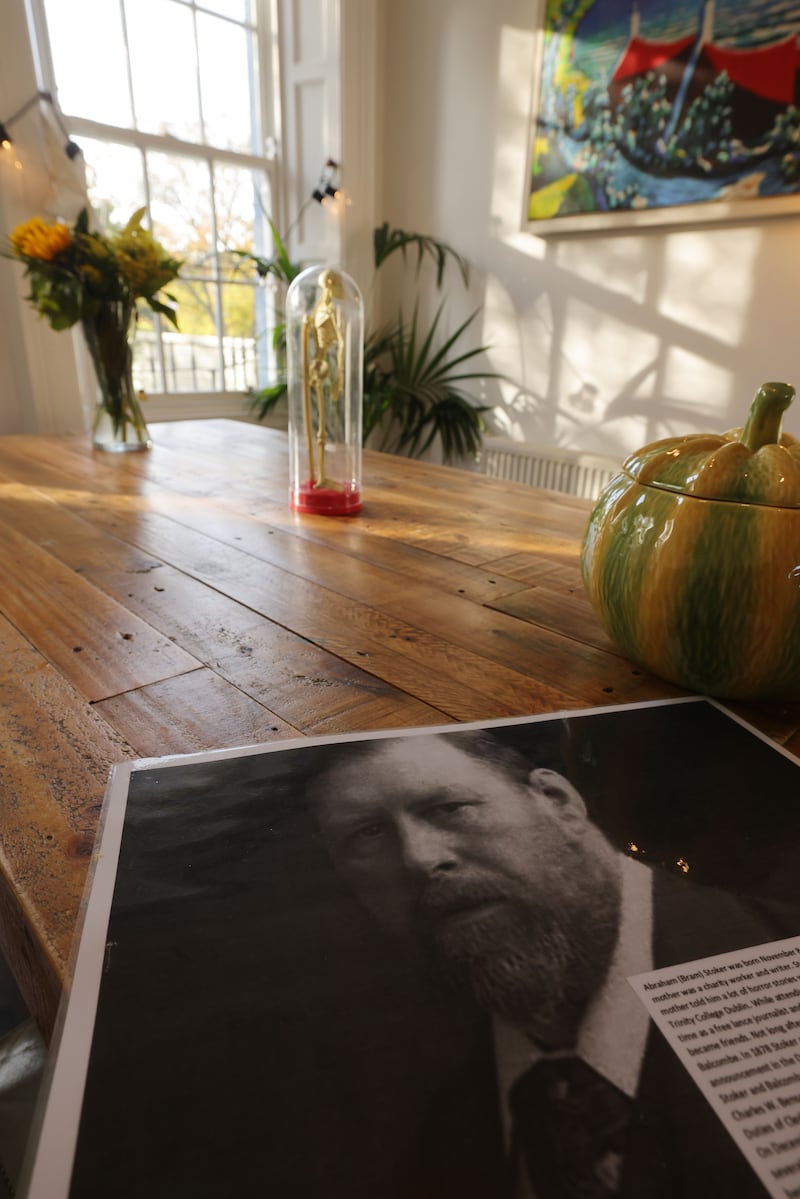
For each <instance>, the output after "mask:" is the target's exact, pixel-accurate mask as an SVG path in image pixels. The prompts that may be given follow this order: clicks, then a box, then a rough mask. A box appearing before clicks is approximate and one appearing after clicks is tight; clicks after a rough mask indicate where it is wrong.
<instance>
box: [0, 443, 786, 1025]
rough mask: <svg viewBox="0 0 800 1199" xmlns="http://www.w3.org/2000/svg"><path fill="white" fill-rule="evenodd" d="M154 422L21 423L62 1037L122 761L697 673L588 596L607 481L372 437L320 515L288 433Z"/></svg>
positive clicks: (772, 713) (575, 702) (13, 776)
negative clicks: (631, 636)
mask: <svg viewBox="0 0 800 1199" xmlns="http://www.w3.org/2000/svg"><path fill="white" fill-rule="evenodd" d="M153 434H154V438H155V447H154V449H153V450H152V452H151V453H149V454H128V455H113V454H103V453H98V452H93V451H92V450H91V448H90V446H89V443H88V440H87V439H86V438H83V437H73V438H51V437H5V438H0V565H1V566H2V572H3V576H4V578H3V585H2V589H1V590H0V688H1V692H0V694H1V696H2V698H1V700H0V702H1V703H2V721H1V722H0V771H1V772H2V773H0V780H1V781H2V794H1V795H0V938H1V940H0V945H1V946H2V949H3V950H4V952H5V953H6V954H7V956H8V959H9V961H10V963H11V966H12V969H13V970H14V972H15V974H16V976H17V978H18V981H19V983H20V986H21V988H22V990H23V993H24V995H25V997H26V999H27V1001H28V1003H29V1004H30V1006H31V1008H32V1010H33V1012H34V1014H35V1016H36V1018H37V1020H38V1021H39V1024H40V1027H41V1028H42V1030H43V1032H44V1033H45V1035H46V1036H47V1035H49V1033H50V1031H51V1030H52V1026H53V1020H54V1017H55V1012H56V1007H57V1003H58V999H59V996H60V991H61V985H62V981H63V979H64V977H65V974H66V971H67V967H68V959H69V954H70V949H71V943H72V937H73V930H74V927H75V921H76V917H77V913H78V908H79V904H80V899H81V894H82V891H83V887H84V884H85V881H86V873H87V868H88V865H89V861H90V858H91V854H92V846H93V842H94V836H95V831H96V827H97V821H98V816H99V813H100V809H101V804H102V800H103V795H104V791H105V786H106V781H107V776H108V770H109V767H110V766H111V764H112V763H113V762H115V761H119V760H121V759H123V758H126V757H150V756H155V755H160V754H167V753H188V752H192V751H195V750H201V749H209V748H217V747H223V746H236V745H247V744H253V743H255V742H260V741H268V740H271V739H275V738H288V737H300V736H303V735H308V734H312V733H313V734H319V733H348V732H353V731H356V730H362V729H386V728H393V727H394V728H399V727H404V726H413V725H425V724H443V723H446V722H450V721H469V720H482V719H489V718H492V717H504V716H517V715H525V714H533V713H538V712H547V711H556V710H559V709H575V708H581V707H593V706H598V705H603V704H612V703H625V702H632V701H639V700H648V699H657V698H661V697H667V696H672V695H678V694H681V692H679V691H678V690H677V689H676V688H674V687H672V686H670V685H668V684H667V683H665V682H663V681H661V680H659V679H656V678H654V677H652V676H650V675H648V674H646V673H645V672H644V671H642V670H640V669H639V668H637V667H636V666H635V665H633V664H631V663H630V662H629V661H627V660H626V659H625V658H623V657H622V656H621V655H620V654H619V653H618V652H616V651H615V650H614V648H613V646H612V645H611V644H610V642H609V641H608V639H607V638H606V637H605V635H604V633H603V632H602V631H601V629H600V627H599V625H598V623H597V621H596V619H595V617H594V615H593V613H592V611H591V609H590V607H589V604H588V602H587V600H586V598H585V596H584V593H583V589H582V585H581V580H580V572H579V566H578V555H579V546H580V539H581V536H582V533H583V529H584V526H585V523H586V519H587V515H588V512H589V508H590V504H589V503H588V502H585V501H582V500H577V499H573V498H569V497H565V496H561V495H557V494H555V493H553V492H545V491H538V490H536V489H533V488H528V487H524V486H521V485H518V484H511V483H502V482H499V481H497V480H493V479H487V478H484V477H481V476H476V475H472V474H470V473H468V472H464V471H456V470H451V469H448V468H443V467H435V466H430V465H427V464H422V463H416V462H409V461H407V460H405V459H401V458H392V457H389V456H387V455H382V454H375V453H367V454H366V455H365V471H364V482H365V488H364V492H365V506H364V510H363V512H362V513H361V514H360V515H358V516H355V517H343V518H331V517H315V516H303V517H300V516H297V515H295V514H294V513H292V512H291V511H290V510H289V508H288V506H287V487H288V464H287V453H286V438H285V435H284V434H282V433H279V432H276V431H274V430H269V429H264V428H262V427H260V426H254V425H250V424H245V423H241V422H236V421H194V422H181V423H176V424H165V425H156V426H155V427H154V429H153ZM737 708H738V711H740V712H741V713H742V714H744V715H745V716H746V717H747V719H749V720H750V721H751V722H752V723H753V724H755V725H757V726H758V727H759V728H760V729H762V730H763V731H764V732H766V733H767V734H768V735H769V736H771V737H774V738H776V739H777V740H778V741H780V742H782V743H784V744H786V745H787V746H788V747H789V748H790V749H792V750H793V751H794V752H798V751H800V732H798V729H800V705H779V704H776V705H761V706H746V705H738V706H737Z"/></svg>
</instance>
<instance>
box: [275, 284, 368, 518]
mask: <svg viewBox="0 0 800 1199" xmlns="http://www.w3.org/2000/svg"><path fill="white" fill-rule="evenodd" d="M286 351H287V373H288V387H289V504H290V506H291V507H292V508H293V509H295V511H297V512H306V513H318V514H324V515H328V516H344V515H349V514H350V513H353V512H358V511H359V510H360V508H361V504H362V501H361V431H362V398H363V387H364V381H363V380H364V376H363V365H364V307H363V304H362V300H361V293H360V291H359V289H358V286H357V284H356V283H355V282H354V281H353V279H351V278H350V276H349V275H347V274H345V272H344V271H341V270H339V269H337V268H333V267H328V266H323V267H320V266H312V267H308V268H307V269H306V270H304V271H302V272H301V273H300V274H299V275H298V276H297V278H296V279H294V280H293V282H292V284H291V286H290V287H289V291H288V294H287V297H286Z"/></svg>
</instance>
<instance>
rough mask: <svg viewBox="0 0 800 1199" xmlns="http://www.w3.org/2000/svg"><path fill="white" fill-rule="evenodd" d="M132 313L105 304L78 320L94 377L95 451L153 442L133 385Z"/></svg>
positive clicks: (142, 447)
mask: <svg viewBox="0 0 800 1199" xmlns="http://www.w3.org/2000/svg"><path fill="white" fill-rule="evenodd" d="M133 315H134V313H133V309H132V308H131V307H130V306H129V305H127V304H114V303H107V304H104V305H103V307H102V308H101V309H100V311H99V312H98V313H96V314H95V315H94V316H92V317H87V318H86V319H85V320H84V321H82V322H81V327H82V328H83V335H84V337H85V339H86V345H87V347H88V349H89V356H90V357H91V359H92V365H93V366H94V372H95V375H96V377H97V389H98V395H97V406H96V408H95V415H94V422H93V424H92V445H93V446H94V447H95V448H96V449H98V450H110V451H112V452H117V453H119V452H127V451H130V450H149V449H150V447H151V446H152V444H153V442H152V440H151V438H150V432H149V430H148V428H147V422H146V421H145V419H144V416H143V415H142V409H141V407H140V404H139V398H138V396H137V394H136V391H135V389H134V386H133V374H132V367H133V351H132V348H131V343H130V334H131V327H132V321H133Z"/></svg>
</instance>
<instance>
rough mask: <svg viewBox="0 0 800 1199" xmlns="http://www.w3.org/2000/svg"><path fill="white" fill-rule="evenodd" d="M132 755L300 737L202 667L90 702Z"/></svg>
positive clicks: (188, 751)
mask: <svg viewBox="0 0 800 1199" xmlns="http://www.w3.org/2000/svg"><path fill="white" fill-rule="evenodd" d="M95 710H96V711H98V712H99V713H100V714H101V715H102V716H103V717H104V718H105V719H106V720H107V722H108V723H109V724H110V725H111V726H112V727H113V728H115V729H116V730H117V732H118V733H120V734H121V735H122V736H123V737H124V738H125V740H126V741H127V742H128V744H129V745H131V746H132V747H133V748H134V749H135V751H136V752H137V754H139V755H141V756H142V757H159V756H163V755H164V754H186V753H198V752H200V751H201V750H209V749H222V748H233V747H235V746H239V745H257V744H259V743H260V742H262V741H282V740H285V739H287V738H291V737H300V736H302V734H301V733H300V732H299V730H298V729H295V728H292V726H291V725H290V724H287V723H286V722H285V721H283V720H281V719H280V717H278V716H276V715H275V713H274V712H270V711H269V709H268V708H265V707H264V706H263V705H262V704H260V703H258V702H257V701H256V700H254V699H251V698H250V697H249V696H248V695H245V694H244V692H242V691H240V690H239V689H238V687H234V686H232V684H230V683H228V682H227V681H226V680H225V679H223V678H220V676H219V675H217V674H215V673H214V672H213V671H211V670H208V669H201V670H193V671H192V672H191V673H190V674H182V675H178V676H177V677H176V678H174V679H166V680H165V681H164V682H161V683H151V684H150V686H148V687H139V688H138V689H137V690H136V691H129V692H127V693H126V694H124V695H115V696H112V698H111V699H106V700H101V701H100V702H99V703H97V704H95Z"/></svg>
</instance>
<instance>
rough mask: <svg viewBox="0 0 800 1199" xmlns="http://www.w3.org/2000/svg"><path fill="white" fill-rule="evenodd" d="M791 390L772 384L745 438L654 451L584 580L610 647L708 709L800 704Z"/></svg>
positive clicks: (629, 476) (588, 558) (595, 527)
mask: <svg viewBox="0 0 800 1199" xmlns="http://www.w3.org/2000/svg"><path fill="white" fill-rule="evenodd" d="M793 396H794V388H792V387H790V386H788V385H787V384H782V383H767V384H765V385H764V386H763V387H761V388H760V389H759V391H758V393H757V394H756V397H755V399H754V401H753V405H752V408H751V411H750V417H749V419H748V422H747V424H746V425H745V428H744V429H743V430H742V429H735V430H732V431H731V432H729V433H725V434H723V435H722V436H690V437H680V438H668V439H665V440H663V441H658V442H654V443H653V444H651V445H649V446H645V448H644V449H642V450H640V451H639V452H638V453H636V454H634V455H632V456H631V457H630V458H628V459H627V461H626V462H625V464H624V466H623V469H622V473H621V474H619V475H618V476H617V477H616V478H615V479H613V480H612V482H611V483H610V484H609V485H608V487H607V488H606V489H605V491H604V492H603V494H602V495H601V496H600V499H599V500H598V502H597V505H596V507H595V509H594V511H593V512H592V515H591V517H590V520H589V526H588V528H587V531H586V536H585V538H584V544H583V556H582V565H583V577H584V582H585V584H586V589H587V592H588V594H589V597H590V599H591V601H592V604H593V605H594V607H595V610H596V611H597V613H598V615H599V617H600V619H601V621H602V623H603V624H604V626H605V628H606V630H607V632H608V634H609V636H610V637H611V638H612V639H613V640H614V641H615V642H616V643H617V644H618V645H619V646H620V648H621V649H622V650H623V651H624V653H626V654H627V655H628V656H629V657H630V658H632V659H633V660H634V661H636V662H639V663H641V665H643V666H645V667H646V668H647V669H648V670H651V671H653V672H654V673H655V674H658V675H660V676H661V677H663V678H665V679H668V680H670V681H671V682H674V683H677V684H678V685H679V686H683V687H688V688H690V689H691V690H694V691H700V692H702V693H704V694H707V695H718V696H721V697H726V698H739V699H745V698H748V699H756V698H768V697H796V696H800V442H799V441H798V440H797V439H796V438H793V437H791V436H790V435H788V434H785V433H784V434H781V431H780V424H781V419H782V415H783V412H784V411H785V409H786V408H787V407H788V405H789V404H790V403H791V401H792V398H793Z"/></svg>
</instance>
